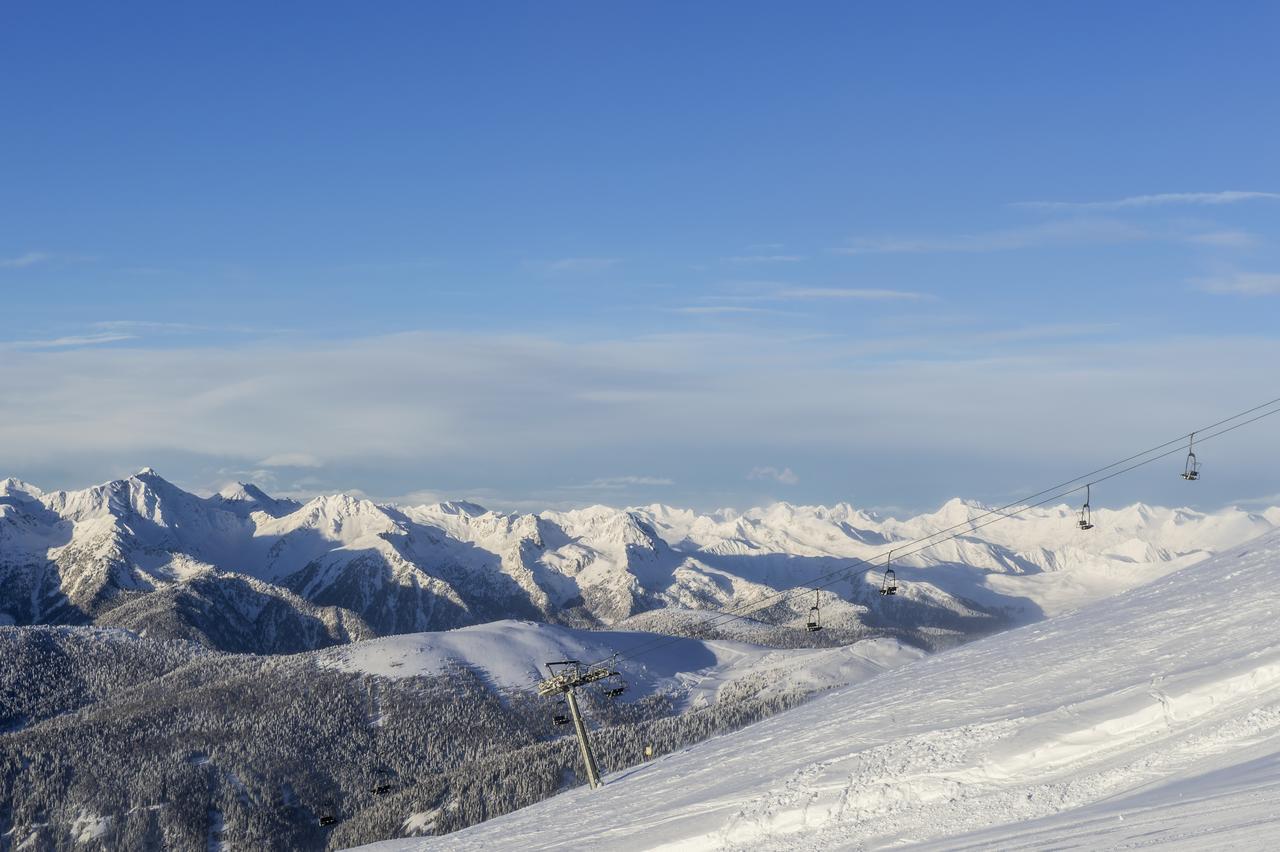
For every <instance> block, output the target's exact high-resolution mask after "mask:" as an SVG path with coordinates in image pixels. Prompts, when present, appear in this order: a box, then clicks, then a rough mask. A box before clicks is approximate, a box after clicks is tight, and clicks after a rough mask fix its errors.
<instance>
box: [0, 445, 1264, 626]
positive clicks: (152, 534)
mask: <svg viewBox="0 0 1280 852" xmlns="http://www.w3.org/2000/svg"><path fill="white" fill-rule="evenodd" d="M986 511H987V510H986V509H985V508H984V507H982V506H980V505H978V504H975V503H972V502H965V501H961V500H952V501H949V502H948V503H946V504H945V505H943V506H942V507H941V508H940V509H939V510H938V511H937V512H933V513H929V514H926V515H921V516H919V517H916V518H909V519H906V520H897V519H895V518H882V517H879V516H877V515H875V514H873V513H869V512H863V511H859V510H857V509H855V508H853V507H852V506H849V505H847V504H838V505H836V506H833V507H822V506H793V505H790V504H787V503H778V504H774V505H772V506H767V507H763V508H756V509H750V510H747V511H745V512H737V511H733V510H721V511H718V512H713V513H710V514H698V513H695V512H691V511H688V510H682V509H676V508H672V507H668V506H660V505H655V506H648V507H637V508H630V509H614V508H609V507H605V506H592V507H588V508H585V509H578V510H574V511H566V512H541V513H538V514H509V513H502V512H492V511H488V510H485V509H484V508H482V507H480V506H477V505H475V504H472V503H465V502H448V503H439V504H433V505H423V506H413V507H397V506H392V505H382V504H376V503H374V502H372V501H369V500H366V499H360V498H356V497H351V496H348V495H341V494H339V495H329V496H321V497H316V498H314V499H312V500H310V501H308V502H307V503H305V504H298V503H295V502H292V501H288V500H277V499H275V498H273V497H271V496H270V495H267V494H266V493H265V492H263V491H262V490H261V489H259V488H257V487H256V486H252V485H245V484H235V485H232V486H229V487H227V488H225V489H223V490H222V491H221V492H219V493H218V494H215V495H213V496H211V497H208V498H202V497H199V496H196V495H194V494H191V493H188V492H186V491H184V490H183V489H181V488H178V487H177V486H175V485H173V484H172V483H169V482H167V481H165V480H164V479H163V478H162V477H160V476H159V475H158V474H157V473H156V472H155V471H152V470H150V469H146V470H143V471H140V472H139V473H137V474H135V475H133V476H130V477H127V478H125V479H120V480H114V481H112V482H108V483H103V484H101V485H97V486H93V487H91V488H87V489H83V490H80V491H55V492H47V493H46V492H41V491H40V489H38V488H36V487H34V486H31V485H28V484H26V483H22V482H19V481H17V480H13V479H7V480H3V481H2V482H0V622H6V621H7V622H12V623H16V624H40V623H73V624H76V623H103V620H104V619H106V618H108V615H107V614H108V613H110V612H111V611H113V610H114V609H116V608H119V607H121V606H123V605H124V604H126V603H127V604H129V605H130V606H131V609H130V614H129V623H130V624H131V625H132V626H134V627H135V628H137V629H150V630H152V631H153V632H155V631H161V632H164V631H168V633H169V635H175V636H176V635H183V636H185V635H188V631H187V630H186V628H187V627H189V626H190V625H183V624H179V623H176V622H175V621H174V619H179V620H181V619H182V618H183V615H182V614H183V613H184V612H185V611H186V609H185V608H184V607H182V606H176V605H174V604H173V602H174V601H178V600H187V599H191V598H192V597H193V596H195V597H201V596H202V595H203V592H198V591H197V590H196V589H195V588H194V584H203V586H202V588H204V589H206V590H207V589H208V584H209V583H210V582H213V581H217V578H220V577H230V576H235V577H240V578H250V579H252V580H256V581H261V582H262V583H266V584H269V585H270V586H273V587H276V588H277V589H278V590H279V591H280V592H282V593H277V592H273V591H271V590H270V589H264V588H260V587H258V586H254V585H253V584H247V583H245V582H243V581H241V582H240V583H239V590H238V591H237V592H236V596H237V598H238V599H241V600H240V603H238V604H237V607H236V608H237V610H238V611H245V610H246V607H247V608H249V609H253V608H254V607H265V606H267V605H269V604H273V602H274V604H273V605H286V604H288V603H289V602H290V601H293V600H295V597H296V598H297V599H301V600H302V601H305V602H306V603H308V604H310V605H313V606H315V607H320V608H336V609H338V610H343V611H345V612H346V615H342V614H339V615H338V616H335V617H333V618H329V617H327V616H326V619H327V623H328V627H327V628H326V629H325V630H321V631H319V632H318V633H316V634H315V635H317V636H321V635H324V636H336V635H338V634H340V633H341V632H342V630H340V629H338V626H337V625H338V622H346V623H350V624H352V625H356V624H362V625H366V626H367V628H368V629H369V630H371V631H373V632H374V633H376V634H379V635H390V634H398V633H415V632H422V631H431V630H445V629H451V628H455V627H461V626H465V625H469V624H479V623H484V622H487V621H493V620H496V619H505V618H524V619H532V620H536V621H542V622H550V623H557V624H562V625H566V626H577V627H594V628H599V627H609V626H613V625H620V624H625V623H626V622H627V621H628V619H632V618H635V617H637V616H639V615H640V614H643V613H648V612H653V611H657V610H668V609H670V610H706V611H724V610H730V609H734V608H737V607H743V606H750V605H751V604H752V603H753V602H756V601H759V600H762V599H764V598H766V597H768V596H771V595H773V594H774V593H775V592H777V591H779V590H782V589H791V588H795V587H804V586H806V585H809V584H812V583H814V582H817V581H819V580H820V579H822V578H824V577H826V576H827V575H829V574H831V573H832V572H837V573H838V572H840V571H842V570H843V569H845V568H847V567H848V566H849V565H850V564H851V563H853V561H854V560H860V559H861V560H867V559H872V558H873V557H877V556H878V555H879V554H882V553H883V552H884V551H885V550H887V549H888V548H890V547H893V546H895V545H901V544H903V543H905V542H908V541H910V540H912V539H916V538H919V537H921V536H925V535H930V534H933V533H936V532H938V531H939V530H943V529H946V528H947V527H949V526H951V525H953V524H957V523H961V524H964V523H971V522H973V521H974V519H977V518H979V517H980V516H981V515H982V514H983V513H984V512H986ZM1073 511H1074V510H1072V509H1071V508H1069V507H1067V506H1058V507H1042V508H1036V509H1030V510H1028V511H1026V512H1025V513H1022V514H1020V515H1018V516H1015V517H1011V518H1008V519H1005V520H1001V521H1000V522H999V523H995V524H991V525H989V526H983V527H981V528H970V529H968V530H966V531H965V534H964V535H963V536H962V537H960V538H957V539H955V540H952V541H948V542H944V543H942V544H940V545H939V546H937V547H935V548H932V549H930V550H928V551H925V552H921V553H915V554H911V555H908V556H906V557H905V558H902V559H900V560H896V561H895V566H894V567H895V569H896V570H897V572H898V576H899V579H900V580H901V581H902V583H903V590H902V593H901V595H900V596H899V597H898V598H897V599H896V600H894V601H892V602H891V603H892V605H889V603H890V602H886V601H883V600H881V598H880V596H879V595H878V594H877V590H878V582H879V576H878V574H879V567H871V568H870V569H869V570H863V569H865V568H867V566H863V568H862V569H859V570H858V571H855V572H853V573H852V574H851V575H849V576H847V577H846V578H844V579H842V580H841V581H840V582H838V583H836V584H835V585H832V586H830V587H828V588H826V589H825V590H824V591H823V592H822V593H821V595H820V596H819V599H820V601H821V603H822V607H823V618H824V623H825V624H826V625H827V626H829V627H832V628H839V629H842V630H846V631H850V632H851V634H857V635H866V632H867V631H868V630H872V631H874V630H880V631H885V630H900V631H916V632H917V634H918V635H917V638H918V639H919V640H920V641H925V642H927V643H931V644H934V645H936V646H939V647H941V646H946V645H950V644H955V643H956V642H959V641H962V640H963V639H965V638H968V637H972V636H975V635H985V634H987V633H990V632H993V631H994V630H998V629H1002V628H1004V627H1007V626H1009V625H1011V624H1017V623H1025V622H1027V621H1033V620H1037V619H1039V618H1041V617H1043V616H1044V615H1052V614H1054V613H1057V612H1063V611H1066V610H1070V609H1073V608H1075V607H1078V606H1081V605H1083V604H1085V603H1088V602H1090V601H1093V600H1097V599H1099V598H1102V597H1105V596H1107V595H1110V594H1114V593H1116V592H1118V591H1123V590H1125V589H1128V588H1132V587H1134V586H1137V585H1140V584H1142V583H1144V582H1148V581H1150V580H1152V579H1155V578H1157V577H1160V576H1163V575H1164V574H1166V573H1168V572H1169V571H1173V570H1176V569H1178V568H1181V567H1184V566H1186V565H1189V564H1192V563H1194V562H1197V561H1199V560H1202V559H1204V558H1206V557H1207V556H1209V555H1210V554H1212V553H1214V552H1217V551H1219V550H1221V549H1223V548H1226V547H1230V546H1232V545H1234V544H1237V543H1239V542H1241V541H1245V540H1247V539H1249V538H1252V537H1254V536H1257V535H1260V534H1262V533H1263V532H1266V531H1268V530H1271V529H1274V528H1275V527H1276V526H1277V524H1280V509H1272V510H1268V511H1267V512H1265V513H1261V514H1256V513H1249V512H1245V511H1242V510H1240V509H1235V508H1228V509H1224V510H1221V511H1219V512H1215V513H1212V514H1204V513H1200V512H1195V511H1191V510H1188V509H1164V508H1158V507H1150V506H1145V505H1142V504H1138V505H1135V506H1131V507H1128V508H1125V509H1119V510H1114V511H1112V510H1106V509H1098V510H1096V512H1095V518H1094V519H1095V523H1096V528H1095V529H1094V530H1092V531H1091V532H1090V533H1088V534H1082V533H1080V531H1079V530H1077V529H1076V528H1075V525H1074V515H1073ZM175 589H176V591H175ZM156 593H164V596H167V597H164V596H162V599H157V604H156V607H155V611H151V610H150V609H149V608H148V606H147V605H146V604H140V603H138V602H137V601H138V599H139V598H146V597H147V596H150V595H154V594H156ZM284 593H287V594H284ZM255 595H256V596H260V600H258V601H257V602H256V603H255V602H253V601H250V600H248V598H249V597H253V596H255ZM291 595H292V596H295V597H290V596H291ZM246 596H247V597H246ZM166 601H167V602H166ZM811 603H812V601H811V600H803V601H802V600H796V599H792V600H787V601H784V602H783V603H782V604H780V605H778V606H775V607H772V608H770V609H769V610H768V611H767V612H764V613H761V614H759V616H758V617H760V618H762V619H765V620H767V621H769V622H770V623H772V624H775V625H786V626H790V627H793V628H794V627H800V626H802V625H803V623H804V620H805V618H806V616H807V612H808V608H809V606H810V605H811ZM313 615H315V614H314V613H302V614H300V616H299V617H300V618H311V617H312V616H313ZM280 623H281V624H283V623H284V622H283V621H281V622H280ZM921 631H925V632H921ZM197 632H198V633H200V634H201V635H205V634H206V633H207V631H205V630H204V629H203V628H202V629H201V630H200V631H197ZM355 632H356V633H358V634H359V635H367V634H366V633H365V632H364V630H363V628H358V629H355ZM156 635H159V634H156ZM930 637H934V638H930ZM935 639H936V641H935ZM205 640H206V641H209V642H211V643H213V644H217V640H216V639H215V638H213V637H211V636H210V635H205ZM317 641H319V640H317ZM325 641H327V640H325ZM236 647H237V648H241V645H239V644H237V646H236Z"/></svg>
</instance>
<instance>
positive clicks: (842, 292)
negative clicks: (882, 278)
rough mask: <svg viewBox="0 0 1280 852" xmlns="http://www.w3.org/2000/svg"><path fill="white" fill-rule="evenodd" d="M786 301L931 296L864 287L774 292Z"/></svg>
mask: <svg viewBox="0 0 1280 852" xmlns="http://www.w3.org/2000/svg"><path fill="white" fill-rule="evenodd" d="M772 298H775V299H781V300H784V301H789V300H796V301H799V300H807V299H850V300H855V301H864V302H915V301H919V300H921V299H927V298H929V296H928V295H926V294H924V293H916V292H912V291H910V290H884V289H875V288H863V287H788V288H785V289H782V290H779V291H777V292H776V293H774V294H773V297H772Z"/></svg>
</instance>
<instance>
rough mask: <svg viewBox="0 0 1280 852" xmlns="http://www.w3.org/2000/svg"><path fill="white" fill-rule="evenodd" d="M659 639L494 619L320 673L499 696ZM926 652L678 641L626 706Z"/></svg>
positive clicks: (825, 682)
mask: <svg viewBox="0 0 1280 852" xmlns="http://www.w3.org/2000/svg"><path fill="white" fill-rule="evenodd" d="M654 638H655V637H654V636H653V634H651V633H630V632H622V631H593V630H575V629H572V628H568V627H558V626H556V625H552V624H540V623H536V622H532V621H513V620H509V619H508V620H504V621H494V622H490V623H488V624H479V625H476V626H473V627H462V628H459V629H457V630H449V631H444V632H438V633H411V634H408V635H404V636H388V637H385V638H382V639H369V640H366V641H363V642H353V643H351V644H349V645H339V646H336V647H333V648H328V649H326V650H324V651H319V652H316V654H317V658H318V659H319V660H320V662H321V664H322V665H330V666H335V667H338V668H341V669H345V670H347V671H358V672H366V673H368V674H375V675H382V676H384V677H410V676H413V675H436V674H441V673H442V672H443V671H444V670H445V667H446V666H448V665H450V664H458V665H463V666H466V667H468V668H470V669H471V670H472V671H475V672H476V673H477V674H479V675H480V676H481V677H482V678H483V679H484V680H485V682H486V683H488V684H489V686H490V687H491V688H492V689H494V691H498V692H501V691H503V690H509V689H523V690H526V691H533V689H534V688H535V686H536V685H537V682H538V681H540V680H542V679H543V678H545V677H546V676H547V672H546V669H545V668H543V666H544V664H546V663H547V662H549V661H552V660H579V661H581V662H584V663H594V662H598V661H602V660H605V659H607V658H608V657H609V656H610V655H612V654H613V653H615V652H616V651H620V650H625V649H626V648H629V647H635V646H638V645H640V644H641V643H642V642H652V641H653V640H654ZM923 656H924V652H923V651H921V650H919V649H917V648H912V647H911V646H909V645H904V644H902V643H901V642H899V641H898V640H896V639H868V640H865V641H862V642H857V643H855V644H853V645H845V646H842V647H836V648H797V649H789V650H775V649H771V648H762V647H760V646H758V645H750V644H748V643H746V642H731V641H725V640H713V641H702V640H697V639H672V640H670V642H669V643H668V644H666V645H664V646H663V647H661V648H658V649H655V652H654V653H653V654H650V655H648V656H645V657H644V658H642V659H638V660H622V661H620V662H619V664H618V669H619V671H621V672H622V674H623V676H624V677H625V679H626V683H627V692H626V693H625V694H624V695H623V697H622V700H627V701H633V700H635V699H637V698H641V697H643V696H645V695H650V694H652V693H654V692H659V691H662V692H667V693H669V694H671V695H672V697H673V698H674V699H675V700H676V702H677V706H679V707H681V708H682V709H686V708H689V707H698V706H704V705H707V704H711V703H714V702H715V701H717V700H718V699H719V698H720V697H721V692H722V690H724V689H725V687H729V686H732V685H733V684H735V683H739V682H741V681H743V680H745V679H748V678H760V679H767V680H768V681H769V682H770V683H771V684H773V685H772V686H771V687H769V688H766V689H758V688H753V689H752V690H751V692H752V693H753V694H757V695H761V696H762V697H764V696H767V695H768V694H770V693H771V692H773V691H780V692H786V691H790V692H801V693H807V692H815V691H818V690H822V689H829V688H832V687H836V686H845V685H847V684H850V683H856V682H858V681H860V680H866V679H867V678H869V677H873V676H875V675H877V674H879V673H880V672H882V671H884V670H886V669H888V668H892V667H895V666H899V665H902V664H904V663H907V662H910V661H912V660H918V659H920V658H921V657H923Z"/></svg>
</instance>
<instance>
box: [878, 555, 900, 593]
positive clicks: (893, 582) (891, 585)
mask: <svg viewBox="0 0 1280 852" xmlns="http://www.w3.org/2000/svg"><path fill="white" fill-rule="evenodd" d="M891 565H893V551H892V550H890V551H889V552H888V554H886V555H885V557H884V576H882V577H881V578H880V594H882V595H896V594H897V593H898V574H897V572H895V571H894V570H893V568H891V567H890V566H891Z"/></svg>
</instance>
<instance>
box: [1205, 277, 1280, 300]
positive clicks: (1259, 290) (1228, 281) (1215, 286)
mask: <svg viewBox="0 0 1280 852" xmlns="http://www.w3.org/2000/svg"><path fill="white" fill-rule="evenodd" d="M1194 283H1195V285H1196V289H1198V290H1202V291H1204V292H1205V293H1215V294H1217V295H1223V296H1280V274H1276V273H1263V272H1236V273H1234V274H1231V275H1221V276H1218V277H1216V278H1201V279H1199V280H1197V281H1195V282H1194Z"/></svg>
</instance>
